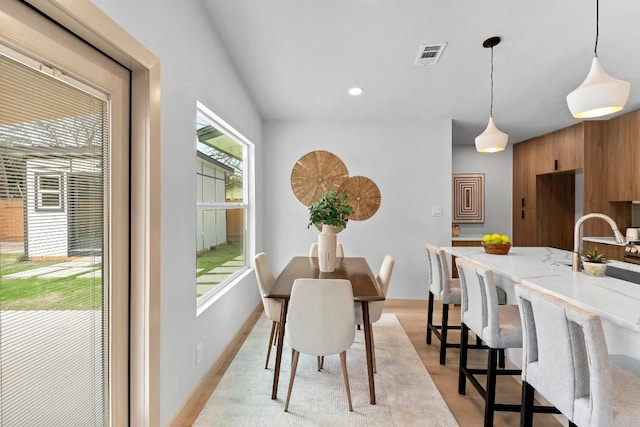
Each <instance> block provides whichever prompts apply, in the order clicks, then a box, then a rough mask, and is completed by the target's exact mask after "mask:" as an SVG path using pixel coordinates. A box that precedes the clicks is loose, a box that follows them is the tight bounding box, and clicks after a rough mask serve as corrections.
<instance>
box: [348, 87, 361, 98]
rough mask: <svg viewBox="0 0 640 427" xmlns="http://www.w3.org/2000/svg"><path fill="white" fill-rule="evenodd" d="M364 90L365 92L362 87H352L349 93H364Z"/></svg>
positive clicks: (353, 94) (354, 94) (355, 94)
mask: <svg viewBox="0 0 640 427" xmlns="http://www.w3.org/2000/svg"><path fill="white" fill-rule="evenodd" d="M362 92H364V90H362V88H361V87H352V88H351V89H349V95H352V96H358V95H362Z"/></svg>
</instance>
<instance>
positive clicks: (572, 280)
mask: <svg viewBox="0 0 640 427" xmlns="http://www.w3.org/2000/svg"><path fill="white" fill-rule="evenodd" d="M443 249H444V250H445V251H446V252H447V253H449V254H450V255H454V256H456V257H461V258H466V259H469V260H472V261H475V262H477V263H478V264H480V265H482V266H484V267H487V268H490V269H492V270H493V271H494V273H495V280H496V286H498V287H500V288H502V289H503V290H504V291H505V292H506V294H507V303H508V304H516V297H515V292H514V287H513V286H514V284H515V283H523V284H525V285H528V286H530V287H532V288H535V289H538V290H540V291H544V292H548V293H550V294H552V295H555V296H557V297H559V298H562V299H564V300H566V301H568V302H571V303H573V304H575V305H577V306H580V307H582V308H584V309H587V310H590V311H593V312H595V313H598V314H599V315H600V317H601V318H602V326H603V329H604V332H605V335H606V339H607V345H608V347H609V353H617V354H626V355H628V356H630V357H633V358H636V359H640V285H638V284H635V283H632V282H627V281H624V280H619V279H615V278H612V277H607V276H605V277H591V276H587V275H586V274H585V273H584V272H582V271H580V272H574V271H572V270H571V252H569V251H564V250H560V249H554V248H548V247H512V248H511V250H510V251H509V253H508V254H507V255H490V254H487V253H485V251H484V249H483V248H482V247H480V248H474V247H444V248H443ZM624 264H625V263H619V262H616V263H615V266H617V267H619V266H623V265H624ZM629 268H630V269H637V268H638V266H633V265H629ZM520 355H521V352H519V351H517V352H513V351H509V358H510V359H511V360H512V361H513V362H514V363H516V364H517V365H520V363H521V360H520Z"/></svg>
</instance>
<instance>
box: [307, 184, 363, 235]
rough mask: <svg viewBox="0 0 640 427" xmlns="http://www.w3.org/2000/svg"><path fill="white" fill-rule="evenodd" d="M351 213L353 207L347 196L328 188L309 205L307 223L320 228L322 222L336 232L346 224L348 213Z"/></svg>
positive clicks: (309, 225)
mask: <svg viewBox="0 0 640 427" xmlns="http://www.w3.org/2000/svg"><path fill="white" fill-rule="evenodd" d="M352 214H353V207H352V206H351V205H350V204H349V196H348V195H346V194H340V193H338V192H337V191H336V190H329V191H328V192H326V193H325V194H322V195H320V197H318V198H317V199H316V200H315V201H314V202H313V203H312V204H311V206H309V224H307V228H309V227H311V226H312V225H315V226H317V227H318V228H321V227H322V225H323V224H326V225H330V226H331V227H333V232H334V233H338V232H340V231H341V230H342V229H343V228H345V227H346V226H347V221H349V215H352Z"/></svg>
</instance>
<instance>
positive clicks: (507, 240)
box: [500, 234, 510, 244]
mask: <svg viewBox="0 0 640 427" xmlns="http://www.w3.org/2000/svg"><path fill="white" fill-rule="evenodd" d="M500 238H501V239H502V243H505V244H506V243H509V240H510V239H509V236H507V235H505V234H503V235H502V236H501V237H500Z"/></svg>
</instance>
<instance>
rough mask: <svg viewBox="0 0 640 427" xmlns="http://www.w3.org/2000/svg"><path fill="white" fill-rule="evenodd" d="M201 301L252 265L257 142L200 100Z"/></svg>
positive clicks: (198, 231)
mask: <svg viewBox="0 0 640 427" xmlns="http://www.w3.org/2000/svg"><path fill="white" fill-rule="evenodd" d="M196 135H197V138H196V191H197V198H196V200H197V207H196V216H197V220H196V289H197V291H196V297H197V300H198V307H200V306H202V304H203V303H204V302H205V301H207V300H209V299H210V298H211V297H212V296H213V295H215V294H216V293H218V292H220V290H222V289H224V287H225V286H227V285H229V284H231V283H233V281H234V279H235V278H237V277H238V276H239V275H240V273H241V272H242V271H244V270H246V268H247V266H246V259H247V256H246V248H247V238H248V236H247V234H248V233H247V229H248V227H247V224H248V221H247V212H248V200H247V193H248V192H247V186H248V182H247V171H248V158H249V156H248V153H249V149H250V148H251V143H250V142H249V141H247V140H246V139H245V138H244V137H243V136H242V135H240V134H239V133H237V132H236V131H235V130H233V129H232V128H231V127H229V126H228V125H227V124H226V123H224V122H223V121H222V120H221V119H220V118H218V117H217V116H215V115H214V114H213V113H212V112H211V111H210V110H208V109H207V108H206V107H204V106H203V105H201V104H198V113H197V120H196Z"/></svg>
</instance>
